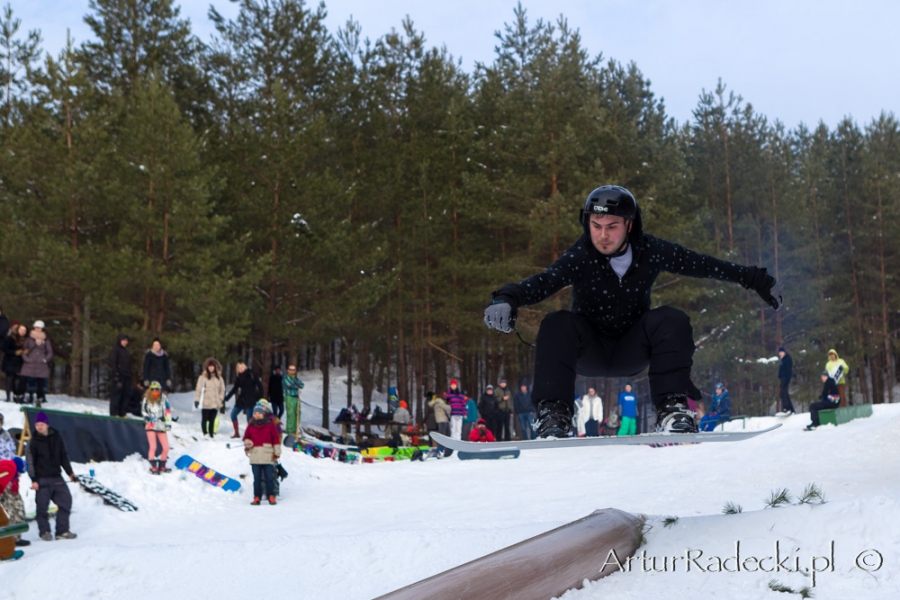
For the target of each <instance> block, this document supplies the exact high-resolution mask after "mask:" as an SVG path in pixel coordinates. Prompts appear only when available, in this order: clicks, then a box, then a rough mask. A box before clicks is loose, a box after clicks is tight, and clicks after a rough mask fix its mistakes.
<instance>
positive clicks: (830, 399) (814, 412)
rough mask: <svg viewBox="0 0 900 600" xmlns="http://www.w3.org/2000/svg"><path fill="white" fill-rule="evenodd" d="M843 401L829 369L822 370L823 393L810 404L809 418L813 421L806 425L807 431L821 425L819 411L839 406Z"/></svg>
mask: <svg viewBox="0 0 900 600" xmlns="http://www.w3.org/2000/svg"><path fill="white" fill-rule="evenodd" d="M840 402H841V395H840V392H839V391H838V386H837V383H836V382H835V381H834V379H832V378H831V375H829V374H828V371H822V393H821V394H820V395H819V401H818V402H813V403H812V404H810V405H809V418H810V419H811V420H812V423H810V424H809V425H807V426H806V431H812V430H813V429H815V428H816V427H818V426H819V411H820V410H828V409H830V408H837V407H838V405H839V404H840Z"/></svg>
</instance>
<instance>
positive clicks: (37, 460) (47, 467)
mask: <svg viewBox="0 0 900 600" xmlns="http://www.w3.org/2000/svg"><path fill="white" fill-rule="evenodd" d="M25 462H26V463H27V465H28V476H29V477H30V478H31V489H33V490H34V491H35V492H37V493H36V494H35V504H36V505H37V524H38V531H39V532H40V537H41V539H42V540H44V541H46V542H49V541H51V540H53V535H51V533H50V519H49V518H48V515H47V509H48V508H49V506H50V502H51V501H52V502H53V503H54V504H56V507H57V508H58V509H59V510H58V511H57V513H56V539H57V540H73V539H75V538H76V537H77V536H76V535H75V534H74V533H72V531H71V530H70V529H69V515H70V514H71V512H72V494H71V493H70V492H69V487H68V486H67V485H66V482H65V481H64V480H63V478H62V477H61V476H60V474H59V473H60V470H63V471H65V472H66V474H67V475H68V476H69V479H71V480H72V481H78V477H77V476H76V475H75V472H74V471H72V465H71V463H70V462H69V453H68V452H67V451H66V443H65V441H64V440H63V438H62V436H61V435H60V434H59V433H58V432H57V431H55V430H53V429H51V428H50V419H49V418H47V413H45V412H43V411H41V412H39V413H38V414H37V415H35V417H34V435H32V436H31V439H30V440H29V441H28V445H27V446H25Z"/></svg>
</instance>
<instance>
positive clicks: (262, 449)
mask: <svg viewBox="0 0 900 600" xmlns="http://www.w3.org/2000/svg"><path fill="white" fill-rule="evenodd" d="M252 410H253V413H252V418H251V420H250V423H248V424H247V429H246V430H245V431H244V451H245V453H246V454H247V456H248V457H249V458H250V468H251V469H252V470H253V502H251V503H250V504H253V505H255V506H258V505H259V503H260V500H261V498H262V492H263V482H265V485H266V497H267V498H268V499H269V504H275V474H274V469H275V466H274V465H275V463H276V462H277V461H278V458H279V457H280V456H281V433H280V432H279V431H278V426H277V425H276V424H275V420H274V416H272V415H269V414H267V411H266V407H265V405H264V404H263V403H262V402H259V403H257V404H256V405H255V406H254V408H253V409H252Z"/></svg>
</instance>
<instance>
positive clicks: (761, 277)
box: [647, 236, 784, 310]
mask: <svg viewBox="0 0 900 600" xmlns="http://www.w3.org/2000/svg"><path fill="white" fill-rule="evenodd" d="M647 238H648V239H649V240H650V243H651V244H653V245H657V246H659V248H658V250H657V251H656V252H654V255H655V256H660V257H662V260H663V263H662V265H661V270H663V271H668V272H669V273H677V274H680V275H687V276H688V277H700V278H704V279H718V280H720V281H730V282H733V283H739V284H741V285H742V286H744V287H745V288H747V289H752V290H754V291H755V292H756V293H757V294H759V297H760V298H762V299H763V300H765V301H766V303H767V304H768V305H769V306H771V307H772V308H774V309H775V310H778V309H780V308H781V306H782V304H784V301H783V300H782V297H781V291H780V290H779V289H777V288H776V287H775V285H776V283H777V282H776V281H775V278H774V277H772V276H771V275H769V273H768V272H767V270H766V269H765V268H764V267H745V266H741V265H738V264H735V263H733V262H728V261H726V260H720V259H718V258H715V257H712V256H709V255H708V254H700V253H699V252H695V251H693V250H690V249H688V248H685V247H684V246H681V245H679V244H675V243H673V242H669V241H666V240H661V239H659V238H654V237H651V236H647Z"/></svg>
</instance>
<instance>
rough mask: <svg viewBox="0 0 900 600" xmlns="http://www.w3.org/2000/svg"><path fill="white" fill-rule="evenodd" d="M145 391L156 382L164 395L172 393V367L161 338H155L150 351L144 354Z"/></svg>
mask: <svg viewBox="0 0 900 600" xmlns="http://www.w3.org/2000/svg"><path fill="white" fill-rule="evenodd" d="M143 381H144V389H146V388H149V387H150V384H151V383H153V382H154V381H155V382H157V383H159V385H160V386H161V387H162V393H163V394H165V393H167V392H171V391H172V365H171V364H170V362H169V355H168V354H166V351H165V350H163V347H162V342H160V341H159V338H153V342H152V343H151V344H150V349H149V350H147V351H146V352H144V379H143Z"/></svg>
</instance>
